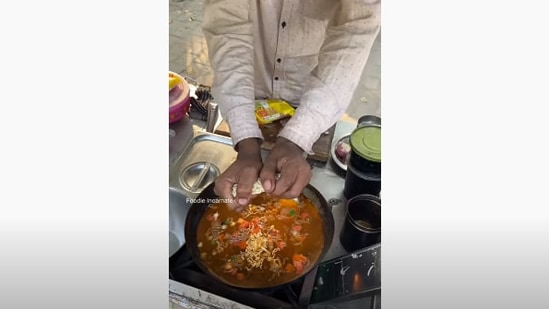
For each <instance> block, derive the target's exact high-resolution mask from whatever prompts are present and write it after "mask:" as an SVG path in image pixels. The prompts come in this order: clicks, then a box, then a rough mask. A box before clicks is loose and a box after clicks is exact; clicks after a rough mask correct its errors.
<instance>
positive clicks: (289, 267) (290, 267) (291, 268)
mask: <svg viewBox="0 0 549 309" xmlns="http://www.w3.org/2000/svg"><path fill="white" fill-rule="evenodd" d="M284 271H285V272H287V273H293V272H295V267H294V265H292V264H286V267H285V268H284Z"/></svg>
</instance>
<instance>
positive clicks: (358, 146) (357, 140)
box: [350, 126, 381, 162]
mask: <svg viewBox="0 0 549 309" xmlns="http://www.w3.org/2000/svg"><path fill="white" fill-rule="evenodd" d="M350 142H351V149H352V150H353V151H354V152H355V153H356V154H357V155H359V156H360V157H362V158H364V159H366V160H369V161H372V162H381V128H380V127H376V126H365V127H360V128H358V129H356V130H354V131H353V133H351V138H350Z"/></svg>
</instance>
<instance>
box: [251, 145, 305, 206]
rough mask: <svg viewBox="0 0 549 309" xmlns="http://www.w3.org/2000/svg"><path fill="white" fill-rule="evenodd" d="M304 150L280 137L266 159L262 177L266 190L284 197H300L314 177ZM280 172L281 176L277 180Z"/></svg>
mask: <svg viewBox="0 0 549 309" xmlns="http://www.w3.org/2000/svg"><path fill="white" fill-rule="evenodd" d="M303 155H304V153H303V150H302V149H301V148H299V146H297V145H296V144H294V143H292V142H291V141H289V140H287V139H285V138H282V137H280V138H278V140H277V142H276V144H275V146H274V147H273V149H272V150H271V152H270V153H269V155H268V156H267V159H265V162H264V164H263V169H262V170H261V174H260V178H261V181H262V183H263V188H265V192H267V193H271V194H273V195H274V196H279V197H283V198H294V197H298V196H299V195H300V194H301V192H303V188H305V186H306V185H307V184H308V183H309V181H310V180H311V177H312V172H311V166H310V165H309V163H307V160H305V157H304V156H303ZM277 172H279V173H280V178H279V179H278V180H275V174H276V173H277Z"/></svg>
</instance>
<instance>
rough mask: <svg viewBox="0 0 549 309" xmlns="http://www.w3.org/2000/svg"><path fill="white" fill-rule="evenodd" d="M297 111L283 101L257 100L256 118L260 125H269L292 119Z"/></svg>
mask: <svg viewBox="0 0 549 309" xmlns="http://www.w3.org/2000/svg"><path fill="white" fill-rule="evenodd" d="M294 114H295V109H294V108H293V107H292V106H291V105H290V104H288V102H286V101H283V100H256V101H255V118H256V119H257V122H258V123H259V124H269V123H272V122H274V121H277V120H279V119H282V118H286V117H291V116H293V115H294Z"/></svg>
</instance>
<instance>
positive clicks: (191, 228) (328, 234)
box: [185, 183, 334, 290]
mask: <svg viewBox="0 0 549 309" xmlns="http://www.w3.org/2000/svg"><path fill="white" fill-rule="evenodd" d="M214 186H215V183H212V184H210V185H209V186H208V187H206V189H204V191H202V192H201V193H200V194H199V195H198V197H197V198H196V199H195V203H193V204H192V206H191V209H189V212H188V213H187V219H186V222H185V240H186V246H187V249H188V250H189V251H190V253H191V256H192V259H193V261H194V262H195V264H196V265H198V267H199V268H200V269H202V271H204V272H205V273H207V274H208V275H210V276H211V277H213V278H215V279H216V280H218V281H220V282H223V283H224V284H227V285H230V286H233V287H237V288H241V289H246V290H265V289H270V288H273V287H279V286H285V285H289V284H291V283H292V282H295V281H297V280H299V279H300V278H302V277H304V276H305V275H306V274H308V273H309V272H310V271H311V270H312V269H314V268H315V267H316V266H317V265H318V264H319V262H320V261H321V260H322V258H323V257H324V256H325V255H326V253H327V252H328V249H329V248H330V245H331V244H332V239H333V236H334V217H333V215H332V210H331V208H330V206H328V203H327V202H326V200H325V199H324V197H323V196H322V194H320V192H318V190H317V189H315V188H314V187H313V186H311V185H307V186H306V187H305V189H304V190H303V194H304V195H305V196H306V197H308V198H309V199H310V200H311V201H312V202H313V204H314V205H315V206H316V207H317V209H318V211H319V214H320V217H321V218H322V221H323V222H322V224H323V232H324V246H323V248H322V251H321V252H320V255H319V257H318V258H317V260H316V261H311V265H310V266H309V267H308V268H306V269H305V270H304V271H303V272H302V273H301V274H300V275H299V276H297V277H295V278H294V279H291V280H289V281H287V282H283V283H280V284H275V285H270V286H267V285H264V286H258V287H249V286H239V285H238V284H234V283H231V282H226V281H224V280H222V279H221V278H219V277H217V276H216V275H215V274H214V273H213V272H212V271H210V270H209V269H208V267H207V266H206V265H205V264H204V263H203V262H202V260H201V258H200V251H199V249H198V243H197V236H198V235H197V230H198V225H199V223H200V221H201V219H202V216H203V215H204V213H205V212H206V209H207V207H208V205H209V202H208V201H211V200H215V199H219V197H218V196H217V195H216V194H215V193H214Z"/></svg>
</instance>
